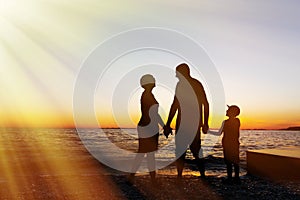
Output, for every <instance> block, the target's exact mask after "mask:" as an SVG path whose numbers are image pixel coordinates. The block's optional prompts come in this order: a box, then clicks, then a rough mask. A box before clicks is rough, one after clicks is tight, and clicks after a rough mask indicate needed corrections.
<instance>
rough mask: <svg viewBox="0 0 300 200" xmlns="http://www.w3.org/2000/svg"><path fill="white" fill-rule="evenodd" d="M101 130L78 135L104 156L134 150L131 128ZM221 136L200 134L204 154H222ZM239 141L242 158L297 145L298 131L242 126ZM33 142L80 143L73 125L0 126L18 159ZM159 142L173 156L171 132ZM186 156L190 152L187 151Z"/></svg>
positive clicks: (3, 143) (1, 139)
mask: <svg viewBox="0 0 300 200" xmlns="http://www.w3.org/2000/svg"><path fill="white" fill-rule="evenodd" d="M102 131H104V132H102V134H100V132H101V131H100V130H99V129H81V130H79V132H80V134H79V135H80V137H81V138H82V136H83V137H84V144H85V145H86V146H89V145H95V144H96V145H97V146H98V147H99V148H101V149H102V151H103V153H104V154H106V155H108V156H118V155H117V154H116V155H114V154H115V152H114V151H113V150H112V148H116V147H117V148H121V149H124V150H127V151H129V152H135V151H136V150H137V147H138V141H137V133H136V130H135V129H123V130H120V129H104V130H102ZM103 133H104V134H103ZM202 135H203V134H202ZM221 137H222V136H221ZM221 137H218V136H208V135H203V138H202V140H203V141H202V144H203V145H202V146H203V149H204V155H205V156H207V155H212V156H215V157H222V156H223V153H222V146H221ZM82 139H83V138H82ZM107 141H110V142H109V143H108V142H107ZM240 143H241V146H240V152H241V153H240V157H241V160H245V159H246V150H251V149H266V148H282V147H295V146H296V147H300V131H281V130H280V131H270V130H242V131H241V136H240ZM37 144H46V145H47V147H48V148H50V150H53V151H55V150H59V149H66V148H68V150H74V151H76V150H78V151H80V150H82V145H81V144H82V143H81V141H80V140H79V139H78V131H77V130H76V129H13V128H11V129H0V150H10V149H11V150H14V151H19V154H18V155H16V156H18V157H19V158H18V159H30V158H26V155H25V154H24V155H23V154H22V152H26V149H27V150H28V149H34V148H35V145H37ZM159 146H160V148H161V149H162V150H160V151H159V152H158V153H157V154H156V159H158V160H166V159H170V158H172V157H174V135H172V136H171V137H169V138H168V139H166V138H165V137H164V136H163V135H160V137H159ZM16 148H19V149H16ZM23 156H24V157H23ZM188 156H191V155H190V154H189V153H188ZM20 157H22V158H20Z"/></svg>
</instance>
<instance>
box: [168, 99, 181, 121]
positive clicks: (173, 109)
mask: <svg viewBox="0 0 300 200" xmlns="http://www.w3.org/2000/svg"><path fill="white" fill-rule="evenodd" d="M178 107H179V103H178V100H177V98H176V96H174V100H173V103H172V105H171V108H170V112H169V117H168V121H167V123H166V126H168V127H170V125H171V122H172V120H173V118H174V116H175V114H176V111H177V110H178Z"/></svg>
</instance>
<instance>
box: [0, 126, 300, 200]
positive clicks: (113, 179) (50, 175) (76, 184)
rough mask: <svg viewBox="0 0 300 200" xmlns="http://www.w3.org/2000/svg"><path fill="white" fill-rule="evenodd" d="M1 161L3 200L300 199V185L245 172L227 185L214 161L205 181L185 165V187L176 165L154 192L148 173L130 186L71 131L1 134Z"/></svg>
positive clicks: (209, 161)
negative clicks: (237, 179)
mask: <svg viewBox="0 0 300 200" xmlns="http://www.w3.org/2000/svg"><path fill="white" fill-rule="evenodd" d="M62 133H63V132H62ZM0 161H1V163H0V199H26V200H27V199H28V200H32V199H58V200H60V199H70V200H77V199H78V200H81V199H85V200H86V199H87V200H89V199H91V200H92V199H93V200H94V199H163V200H165V199H240V198H247V199H257V198H260V199H272V200H273V199H300V181H298V182H297V181H295V182H291V181H282V182H273V181H269V180H266V179H262V178H259V177H253V176H249V175H247V172H246V170H245V169H242V170H241V184H240V185H235V184H233V185H230V184H229V185H228V184H224V183H223V182H222V180H223V179H224V178H225V177H226V168H225V164H224V163H223V159H222V158H216V157H211V158H208V159H207V162H206V174H207V178H206V179H205V180H202V179H200V178H199V172H198V171H197V168H196V166H195V165H194V164H193V161H191V160H187V163H186V164H185V169H184V173H183V180H182V182H181V183H178V181H177V179H176V167H175V165H174V164H172V165H170V166H168V167H166V168H163V169H161V170H158V172H157V182H158V184H157V185H156V187H155V186H153V185H152V184H151V182H150V177H149V175H148V174H138V175H137V176H136V178H135V182H134V184H130V183H129V182H128V180H127V176H128V173H124V172H119V171H116V170H113V169H111V168H109V167H107V166H104V165H103V164H101V163H100V162H98V161H97V160H96V159H95V158H94V157H92V156H91V155H90V154H89V152H88V151H87V150H86V149H85V147H84V146H83V145H82V143H81V140H80V139H79V137H78V135H76V134H74V133H73V132H72V133H71V135H68V136H67V135H65V134H62V135H61V133H60V132H59V133H57V134H53V133H52V132H28V131H27V130H26V131H24V132H17V133H16V134H14V133H11V132H1V134H0Z"/></svg>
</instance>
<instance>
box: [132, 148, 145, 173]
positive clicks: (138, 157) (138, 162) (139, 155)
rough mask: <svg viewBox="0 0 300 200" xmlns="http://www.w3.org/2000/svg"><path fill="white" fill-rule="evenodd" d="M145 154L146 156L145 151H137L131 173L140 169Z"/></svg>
mask: <svg viewBox="0 0 300 200" xmlns="http://www.w3.org/2000/svg"><path fill="white" fill-rule="evenodd" d="M144 156H145V154H144V153H137V154H136V156H135V159H134V161H133V165H132V168H131V174H132V175H134V174H135V173H136V171H137V170H138V169H139V167H140V165H141V163H142V160H143V158H144Z"/></svg>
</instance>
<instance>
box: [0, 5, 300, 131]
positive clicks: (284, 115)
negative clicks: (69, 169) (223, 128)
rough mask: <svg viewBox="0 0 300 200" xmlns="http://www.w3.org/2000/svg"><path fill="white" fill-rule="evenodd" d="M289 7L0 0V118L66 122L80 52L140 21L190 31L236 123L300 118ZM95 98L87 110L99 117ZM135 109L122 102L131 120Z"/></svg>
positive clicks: (299, 67) (19, 122) (297, 44)
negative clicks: (237, 110) (236, 111)
mask: <svg viewBox="0 0 300 200" xmlns="http://www.w3.org/2000/svg"><path fill="white" fill-rule="evenodd" d="M299 8H300V2H299V1H297V0H286V1H280V0H268V1H260V0H252V1H241V0H228V1H226V3H224V1H191V0H190V1H174V0H164V1H158V0H153V1H146V0H133V1H128V0H119V1H116V0H111V1H96V0H85V1H83V0H77V1H67V0H65V1H64V0H27V1H23V0H10V1H6V0H0V85H1V90H0V92H1V94H0V126H2V127H12V126H13V127H70V126H72V125H73V108H72V106H73V103H72V100H73V90H74V84H75V81H76V77H77V75H78V73H79V71H80V66H81V64H82V63H83V61H84V59H85V58H86V57H87V56H88V55H89V53H90V52H91V51H92V50H93V49H94V48H95V47H96V46H97V45H98V44H99V43H101V42H103V41H104V40H106V39H107V38H109V37H111V36H112V35H115V34H118V33H120V32H122V31H126V30H130V29H133V28H141V27H161V28H167V29H172V30H176V31H178V32H181V33H183V34H185V35H187V36H189V37H190V38H193V39H194V40H195V41H197V43H199V44H200V45H201V46H202V47H203V48H204V49H205V51H206V52H207V54H208V56H209V57H210V59H211V60H212V61H213V63H214V64H215V68H216V69H217V71H218V73H219V76H220V78H221V80H222V82H223V87H224V93H225V98H226V99H225V103H226V104H237V105H239V106H240V107H241V116H240V119H241V121H242V128H245V129H246V128H285V127H289V126H300V92H299V86H300V78H299V75H300V54H299V52H300V37H299V35H300V20H299V19H300V12H299ZM178 62H180V60H178ZM127 64H128V63H127ZM174 68H175V66H174ZM124 71H125V72H126V68H124ZM195 76H196V77H197V75H195ZM137 80H138V79H137ZM174 81H175V83H176V79H175V77H174ZM137 87H138V85H137ZM140 93H141V91H140V90H137V91H136V92H135V93H134V94H133V97H134V98H135V99H138V98H139V95H140ZM158 95H159V94H158ZM171 96H172V92H170V93H169V95H168V97H171ZM101 98H102V100H103V99H104V100H103V101H105V95H104V96H103V95H102V96H101ZM96 100H97V95H96ZM171 100H172V99H170V98H166V99H161V101H165V105H168V104H170V101H171ZM120 101H121V99H120ZM133 101H135V102H136V100H133ZM100 102H101V101H97V102H95V108H96V110H95V112H96V113H97V116H98V117H99V118H101V119H104V118H105V116H106V115H109V114H108V113H106V110H105V109H106V107H105V106H104V105H102V104H101V103H100ZM163 109H164V111H165V112H168V109H169V107H168V106H166V107H164V108H163ZM129 110H130V109H129ZM138 111H139V110H138V105H137V107H136V108H134V109H131V110H130V111H129V114H130V115H131V116H133V117H132V120H133V123H135V122H136V121H137V119H138V117H139V114H140V113H139V112H138ZM221 114H222V113H221ZM82 116H83V117H84V116H85V113H84V111H82ZM121 118H122V117H121ZM104 120H105V119H104ZM164 120H166V119H165V118H164ZM106 123H107V124H106V125H107V126H108V127H109V126H113V123H112V121H111V119H106ZM87 126H88V124H87ZM216 128H217V125H216Z"/></svg>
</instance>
